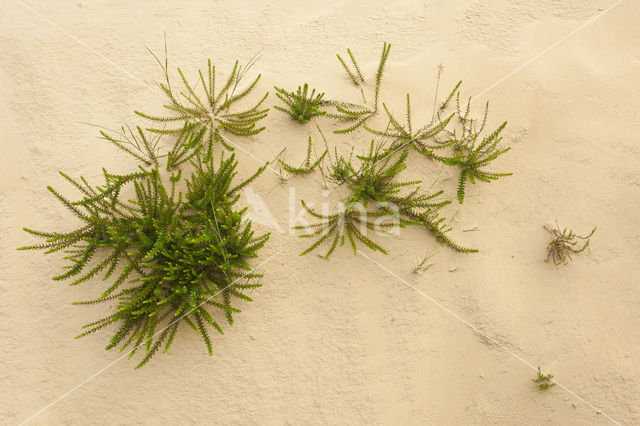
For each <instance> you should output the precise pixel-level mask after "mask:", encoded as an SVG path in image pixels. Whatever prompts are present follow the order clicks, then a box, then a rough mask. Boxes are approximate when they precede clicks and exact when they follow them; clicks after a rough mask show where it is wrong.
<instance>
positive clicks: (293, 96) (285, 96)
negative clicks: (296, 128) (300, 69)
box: [274, 83, 329, 124]
mask: <svg viewBox="0 0 640 426" xmlns="http://www.w3.org/2000/svg"><path fill="white" fill-rule="evenodd" d="M275 89H276V96H277V97H279V98H280V99H281V100H282V102H284V103H285V105H286V106H287V107H286V108H283V107H280V106H277V105H274V108H275V109H277V110H280V111H282V112H284V113H286V114H289V115H290V116H291V118H292V119H294V120H298V121H299V122H300V123H302V124H305V123H307V122H309V120H311V119H312V118H313V117H317V116H320V115H325V114H326V113H327V112H326V111H323V110H321V109H320V108H321V107H322V106H325V105H328V104H329V102H328V101H326V100H324V99H323V97H324V93H318V94H316V89H313V90H312V91H311V93H309V85H308V84H307V83H305V84H304V86H302V87H300V86H298V90H297V91H296V92H289V91H287V90H285V89H282V88H279V87H276V88H275Z"/></svg>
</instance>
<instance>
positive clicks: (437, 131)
mask: <svg viewBox="0 0 640 426" xmlns="http://www.w3.org/2000/svg"><path fill="white" fill-rule="evenodd" d="M461 84H462V82H461V81H460V82H458V83H457V84H456V86H455V87H454V88H453V90H452V91H451V92H450V93H449V95H448V96H447V97H446V99H445V100H444V101H443V102H442V103H441V104H440V106H439V107H437V109H436V108H434V114H433V118H432V121H431V122H430V123H429V124H427V125H425V126H422V127H421V128H419V129H417V130H416V129H414V127H413V126H412V113H411V102H410V97H409V94H407V112H406V125H404V126H403V125H401V124H400V123H399V121H398V119H397V118H396V117H395V116H394V115H393V114H392V113H391V112H390V111H389V109H388V108H387V106H386V105H385V104H383V107H384V109H385V112H386V113H387V116H388V118H389V126H387V129H385V130H374V129H371V128H369V127H367V126H365V127H364V128H365V129H366V130H368V131H369V132H371V133H373V134H375V135H378V136H383V137H388V138H392V139H393V141H394V143H393V144H392V145H391V149H392V150H393V151H397V150H408V149H413V150H415V151H417V152H419V153H420V154H422V155H425V156H426V157H428V158H431V159H432V160H435V161H439V162H442V163H444V164H446V165H449V166H456V167H458V168H460V175H459V177H458V188H457V196H458V202H459V203H462V202H463V201H464V196H465V188H466V183H467V181H470V182H471V183H473V184H475V183H476V180H478V181H482V182H491V181H492V180H496V179H498V178H500V177H503V176H510V175H511V174H512V173H499V172H491V171H487V170H485V167H486V166H487V165H489V163H491V162H492V161H493V160H495V159H496V158H498V157H499V156H500V155H502V154H504V153H505V152H507V151H509V150H510V149H511V148H510V147H507V148H502V149H500V148H498V144H499V143H500V142H501V141H502V137H501V136H500V134H501V132H502V130H503V129H504V128H505V126H506V125H507V122H506V121H505V122H504V123H502V124H501V125H500V126H498V128H497V129H496V130H494V131H493V132H492V133H491V134H489V135H488V136H486V137H481V134H482V132H483V131H484V128H485V126H486V122H487V115H488V111H489V104H488V103H487V105H486V107H485V112H484V117H483V119H482V123H481V125H480V127H479V128H478V127H477V125H476V124H477V121H476V120H475V119H472V118H471V117H470V113H471V100H470V99H469V102H467V107H466V110H465V112H462V110H461V109H460V93H459V88H460V85H461ZM454 97H456V110H455V111H454V112H451V113H448V115H443V114H444V112H445V111H446V110H447V108H448V106H449V104H450V102H451V100H452V99H453V98H454ZM454 117H456V118H457V120H456V122H457V124H458V125H459V127H458V129H454V130H453V131H450V130H447V126H448V125H449V124H450V123H451V121H452V119H453V118H454ZM444 148H450V149H451V153H450V154H448V155H438V154H436V153H435V152H434V151H435V150H439V149H444Z"/></svg>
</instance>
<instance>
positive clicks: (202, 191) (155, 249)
mask: <svg viewBox="0 0 640 426" xmlns="http://www.w3.org/2000/svg"><path fill="white" fill-rule="evenodd" d="M161 65H162V64H161ZM162 68H163V71H164V74H165V78H166V82H165V83H162V84H160V87H161V89H162V90H163V91H164V93H165V94H166V96H167V99H168V105H166V108H167V109H168V110H169V111H170V113H171V115H169V116H166V117H156V116H152V115H149V114H143V113H139V115H141V116H143V117H145V118H147V119H149V120H152V121H153V122H156V123H160V124H164V123H171V124H172V125H174V127H171V128H168V129H166V128H152V129H149V130H148V131H147V132H145V131H144V130H143V129H142V128H141V127H135V129H131V128H130V127H128V126H123V127H122V129H121V131H120V132H117V133H115V134H108V133H107V132H104V131H102V132H101V135H102V137H103V138H104V139H105V140H107V141H108V142H110V143H112V144H113V145H115V146H116V147H118V148H119V149H121V150H122V151H124V152H126V153H128V154H129V155H131V156H132V157H133V158H134V159H136V160H138V161H139V162H140V163H141V166H140V168H139V169H138V170H137V171H135V172H132V173H129V174H113V173H110V172H108V171H106V170H104V180H105V182H104V184H101V185H92V184H90V183H89V182H88V181H87V180H86V179H85V178H83V177H80V178H79V179H74V178H72V177H70V176H68V175H66V174H64V173H61V175H62V176H63V177H64V178H65V179H66V180H67V181H68V182H70V183H71V184H72V185H73V186H74V187H75V188H76V189H77V191H78V192H79V195H80V197H79V198H78V199H76V200H72V199H70V198H67V197H65V196H63V195H62V194H60V193H59V192H58V191H56V190H55V189H53V188H52V187H50V186H49V187H48V189H49V191H50V192H51V193H52V194H53V195H54V196H55V197H56V198H57V199H58V200H59V201H60V202H61V203H62V204H63V205H64V206H65V207H66V208H67V209H68V210H69V211H70V212H71V213H72V214H73V216H75V217H76V218H77V219H79V220H80V225H79V226H78V227H77V228H76V229H73V230H71V231H39V230H33V229H30V228H25V231H26V232H28V233H29V234H31V235H33V236H35V237H38V238H42V239H44V242H43V243H40V244H34V245H29V246H25V247H21V250H44V251H45V253H55V252H62V253H64V254H65V259H66V260H67V261H68V264H67V265H66V266H64V271H63V272H62V273H61V274H59V275H57V276H55V277H54V278H53V279H54V280H65V279H70V280H72V282H71V285H77V284H80V283H84V282H87V281H89V280H92V279H93V278H95V277H98V276H102V280H101V281H97V282H96V280H93V281H94V282H92V283H91V285H96V286H97V294H96V298H95V299H93V300H88V301H83V302H78V303H76V304H78V305H94V304H99V303H111V305H112V311H111V313H110V314H108V315H107V316H105V317H103V318H100V319H98V320H96V321H93V322H91V323H89V324H87V325H85V326H84V328H85V331H84V332H83V333H81V334H80V335H79V336H78V337H82V336H86V335H88V334H93V333H95V332H97V331H99V330H103V329H106V328H107V327H111V328H113V329H114V330H115V331H114V332H113V334H112V337H111V339H110V340H109V343H108V345H107V346H106V349H111V348H115V347H119V348H120V351H124V350H125V349H127V348H129V350H130V353H129V357H132V356H133V355H134V354H135V353H136V352H137V351H138V350H140V348H144V355H143V356H142V359H141V360H140V361H139V363H138V364H137V366H138V367H140V366H142V365H144V364H146V363H147V362H148V361H149V359H150V358H151V357H152V356H153V355H154V354H156V353H157V351H158V350H159V349H160V348H161V347H163V349H164V351H167V350H168V349H169V347H170V346H171V344H172V342H173V341H174V337H175V335H176V333H177V332H178V330H181V329H188V328H189V329H192V330H193V331H195V332H196V333H197V334H199V335H200V336H201V338H202V340H203V342H204V344H205V345H206V348H207V351H208V352H209V353H210V354H211V353H212V350H213V347H212V341H211V337H210V334H209V333H210V331H209V330H215V331H216V332H218V333H222V332H223V329H222V326H221V321H225V320H226V321H227V322H228V323H229V324H232V323H233V315H234V314H235V313H237V312H239V311H240V310H239V308H238V306H239V305H238V303H237V302H238V301H239V300H243V301H250V300H251V297H250V296H249V294H248V291H250V290H251V289H253V288H255V287H258V286H260V277H261V274H258V273H255V272H253V270H252V268H251V266H250V263H249V262H250V261H251V259H253V258H255V257H257V256H258V252H259V250H260V249H261V248H262V247H263V246H264V244H265V243H266V241H267V240H268V238H269V234H264V235H256V234H255V233H254V231H253V230H252V226H251V222H250V221H248V220H247V219H246V218H245V215H244V213H245V211H246V208H239V207H238V206H237V202H238V199H239V197H240V191H241V189H242V188H244V187H245V186H246V185H248V184H249V183H250V182H252V181H253V180H254V179H256V178H257V177H258V176H259V175H260V174H261V173H262V172H263V171H264V169H265V167H262V168H260V169H258V170H257V171H256V173H255V174H253V175H252V176H250V177H249V178H248V179H245V180H243V181H237V179H236V175H237V173H238V172H237V170H236V168H237V165H238V162H237V160H236V159H235V156H234V155H233V154H232V155H230V156H228V157H227V158H225V155H224V150H223V151H222V152H221V153H220V154H219V158H216V159H215V160H214V157H218V155H214V143H215V142H222V144H223V145H224V146H225V147H226V148H227V149H232V148H231V147H230V146H229V145H226V144H225V143H224V142H223V141H224V139H223V136H222V135H221V134H222V132H223V131H226V132H229V133H231V134H233V135H237V136H248V135H252V134H256V133H258V132H260V131H261V129H262V128H256V127H255V125H256V123H257V122H258V121H259V120H261V119H262V118H263V117H264V116H265V115H266V110H264V109H259V106H260V104H261V103H262V101H264V98H265V97H266V95H265V97H263V98H262V100H260V101H259V102H258V103H257V104H256V105H255V106H254V107H252V108H250V109H248V110H245V111H242V112H232V111H231V110H230V108H231V106H232V105H233V104H234V102H235V101H237V100H239V99H240V98H243V97H245V96H247V95H248V94H249V93H250V92H251V91H252V89H253V88H254V87H255V85H256V84H257V82H258V79H259V76H258V77H257V78H256V79H255V80H253V82H252V83H251V84H250V85H249V86H248V87H246V88H244V89H242V90H238V87H239V83H240V81H241V80H242V78H243V77H244V75H245V73H246V72H247V70H248V67H240V66H238V63H237V62H236V64H235V65H234V68H233V70H232V72H231V76H230V77H229V78H228V79H227V80H226V82H225V83H224V84H223V85H222V87H221V88H220V89H219V90H216V89H215V66H214V65H212V63H211V61H209V63H208V67H207V71H206V72H205V74H203V73H202V72H199V73H198V75H199V82H200V89H201V90H200V92H199V91H197V90H196V89H195V87H196V84H191V83H189V82H188V80H187V78H186V77H185V75H184V73H183V72H182V71H181V70H180V69H178V73H179V75H180V79H181V81H182V83H183V85H184V89H183V90H181V91H179V92H177V91H176V89H174V88H173V87H172V85H171V82H170V79H169V74H168V70H167V66H166V62H165V64H164V65H162ZM165 142H166V143H168V145H169V148H168V151H167V152H166V153H161V147H163V146H165ZM162 162H164V163H165V164H163V166H164V167H161V163H162ZM185 163H189V164H190V165H191V169H192V171H191V172H190V173H189V172H186V171H183V169H182V168H181V166H183V165H185ZM165 169H166V170H168V171H169V172H165V171H164V170H165ZM185 170H186V169H185ZM124 194H132V198H129V195H124ZM100 282H103V283H105V284H104V285H99V284H100Z"/></svg>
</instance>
